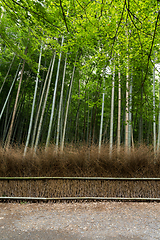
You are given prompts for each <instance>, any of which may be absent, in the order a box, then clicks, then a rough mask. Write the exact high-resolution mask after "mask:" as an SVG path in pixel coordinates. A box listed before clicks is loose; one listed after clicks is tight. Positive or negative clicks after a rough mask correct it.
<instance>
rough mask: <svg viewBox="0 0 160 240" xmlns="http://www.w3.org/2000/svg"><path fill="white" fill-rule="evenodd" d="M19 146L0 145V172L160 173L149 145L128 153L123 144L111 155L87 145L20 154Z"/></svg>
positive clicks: (2, 174)
mask: <svg viewBox="0 0 160 240" xmlns="http://www.w3.org/2000/svg"><path fill="white" fill-rule="evenodd" d="M23 149H24V148H23V147H21V148H19V147H14V148H12V149H9V150H8V151H7V152H5V151H4V150H3V149H2V148H1V149H0V176H1V177H2V176H4V177H6V176H51V177H52V176H99V177H100V176H105V177H160V175H159V173H160V156H158V155H157V156H156V158H155V157H154V153H153V149H152V148H151V147H147V146H144V145H143V146H140V147H137V148H136V149H135V150H134V151H131V152H130V153H129V154H128V153H126V152H125V150H124V149H123V148H121V151H120V153H119V154H117V149H116V147H115V148H114V149H113V152H112V155H111V156H110V154H109V147H108V146H102V148H101V153H100V154H98V147H97V146H92V147H90V148H88V147H87V146H80V147H73V146H68V147H66V148H65V150H64V152H63V154H61V153H58V154H56V153H55V151H54V146H51V147H50V148H49V150H48V151H47V153H46V152H45V150H44V149H43V148H41V149H39V150H38V152H37V155H36V156H33V154H32V153H31V151H30V152H28V153H27V155H26V157H25V158H24V157H23Z"/></svg>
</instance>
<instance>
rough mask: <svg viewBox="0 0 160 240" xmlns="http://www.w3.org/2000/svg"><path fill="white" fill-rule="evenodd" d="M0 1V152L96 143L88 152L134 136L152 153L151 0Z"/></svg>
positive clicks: (157, 99)
mask: <svg viewBox="0 0 160 240" xmlns="http://www.w3.org/2000/svg"><path fill="white" fill-rule="evenodd" d="M0 3H1V8H0V35H1V39H0V139H1V145H2V156H4V151H5V152H7V151H9V149H10V148H11V147H13V146H15V144H16V146H21V145H22V144H23V146H24V147H23V150H21V151H22V152H23V156H26V154H27V151H29V152H31V153H32V154H31V155H34V157H35V156H36V153H37V151H38V149H40V148H41V147H44V149H45V154H47V150H48V149H49V147H51V148H52V153H53V152H54V153H55V154H56V156H57V154H58V152H59V150H60V152H61V153H62V152H63V150H64V146H68V145H69V146H72V147H71V149H72V150H70V151H72V152H74V153H75V152H76V151H77V150H76V149H77V147H80V148H81V147H82V146H84V145H85V151H86V149H90V150H91V148H92V147H93V146H94V147H95V145H96V146H98V147H97V148H96V150H95V151H96V152H97V155H96V156H97V158H96V159H95V161H97V159H98V160H99V159H100V154H102V152H103V154H104V149H105V151H107V154H108V155H107V156H108V158H109V159H110V157H111V154H113V152H116V154H118V153H120V151H122V149H123V150H124V152H123V154H122V155H123V158H124V154H126V156H127V157H128V153H129V152H130V153H131V152H132V151H133V149H134V150H135V146H136V147H138V146H141V145H142V144H145V145H146V146H147V147H144V146H143V151H142V149H141V150H140V151H139V150H137V151H139V154H140V152H143V153H144V152H145V153H146V154H148V152H151V148H152V147H153V152H154V156H155V155H156V154H158V151H159V146H160V85H159V69H158V64H159V61H160V59H159V58H160V54H159V53H160V52H159V37H160V36H159V35H160V22H159V16H160V10H159V7H160V6H159V1H155V0H153V1H150V0H146V1H141V0H140V1H138V0H124V1H119V0H110V1H104V0H101V1H96V0H90V1H89V0H84V1H80V0H70V1H69V0H63V1H62V0H56V1H49V0H46V1H43V0H39V1H34V0H32V1H31V0H29V1H25V0H19V1H14V0H6V1H0ZM51 143H52V144H51ZM73 145H74V147H73ZM114 146H116V150H115V149H114ZM149 146H150V147H151V148H149ZM106 149H107V150H106ZM146 149H147V150H146ZM19 151H20V150H19ZM85 151H84V149H83V151H82V148H81V153H82V152H85ZM22 152H21V156H22ZM37 154H38V153H37ZM31 155H30V159H31ZM75 155H76V154H75ZM75 155H74V158H75ZM91 155H92V157H93V155H94V154H91ZM45 156H46V155H45ZM136 156H138V155H136ZM148 156H150V155H148ZM32 157H33V156H32ZM3 158H4V157H3ZM81 158H82V156H81ZM105 158H106V156H105ZM140 158H143V157H142V156H141V157H140ZM152 158H154V159H155V157H153V156H152ZM87 159H90V158H89V157H88V155H87ZM115 159H117V155H116V157H115V155H114V161H116V160H115ZM136 161H137V157H136ZM4 162H6V160H5V161H4V160H3V163H4ZM5 164H6V163H5ZM134 164H135V163H134ZM142 165H143V164H142ZM5 166H6V165H5ZM5 168H6V167H5ZM118 168H119V167H117V169H118Z"/></svg>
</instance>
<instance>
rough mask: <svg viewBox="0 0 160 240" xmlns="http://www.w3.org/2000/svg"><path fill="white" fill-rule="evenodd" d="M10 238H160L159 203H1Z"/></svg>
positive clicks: (2, 228) (2, 229)
mask: <svg viewBox="0 0 160 240" xmlns="http://www.w3.org/2000/svg"><path fill="white" fill-rule="evenodd" d="M7 239H16V240H22V239H24V240H25V239H28V240H30V239H44V240H45V239H55V240H62V239H63V240H79V239H82V240H92V239H98V240H102V239H104V240H113V239H116V240H117V239H118V240H119V239H122V240H130V239H134V240H140V239H145V240H149V239H151V240H155V239H160V203H157V202H152V203H151V202H150V203H142V202H139V203H135V202H69V203H66V202H61V203H0V240H7Z"/></svg>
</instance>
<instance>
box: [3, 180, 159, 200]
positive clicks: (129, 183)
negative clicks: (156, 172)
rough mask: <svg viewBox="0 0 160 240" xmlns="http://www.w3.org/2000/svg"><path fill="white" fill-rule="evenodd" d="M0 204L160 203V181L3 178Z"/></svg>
mask: <svg viewBox="0 0 160 240" xmlns="http://www.w3.org/2000/svg"><path fill="white" fill-rule="evenodd" d="M0 200H22V201H23V200H28V201H38V200H40V201H52V200H54V201H57V200H118V201H119V200H125V201H160V178H115V177H0Z"/></svg>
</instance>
